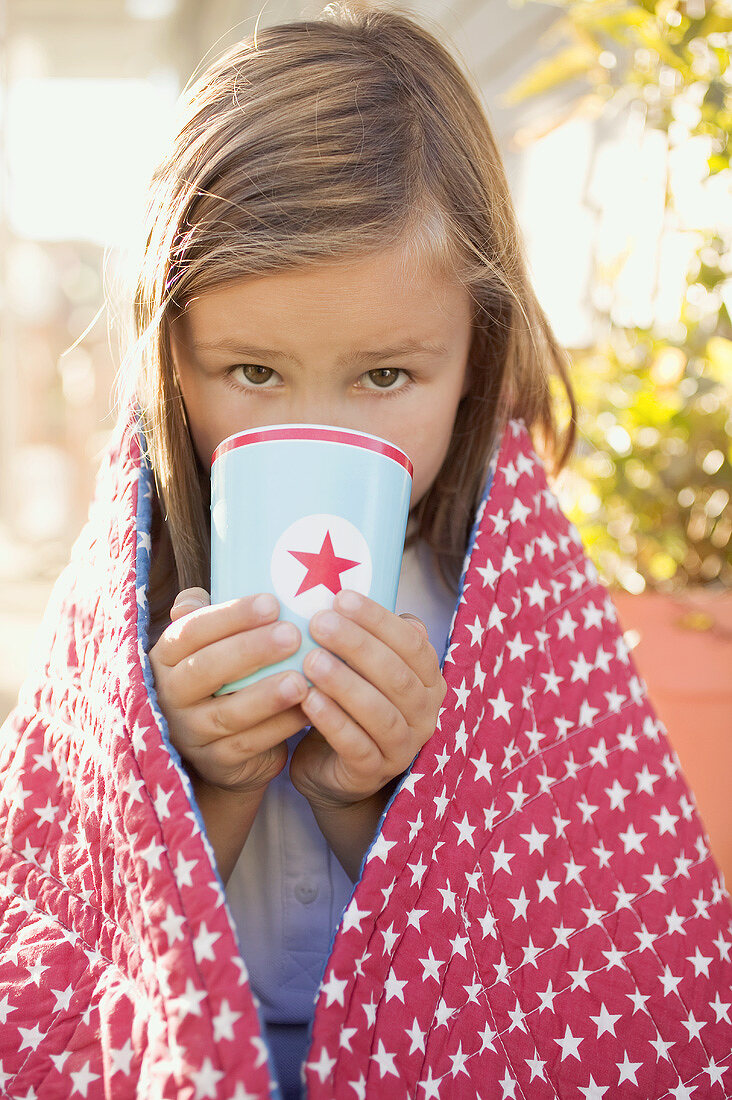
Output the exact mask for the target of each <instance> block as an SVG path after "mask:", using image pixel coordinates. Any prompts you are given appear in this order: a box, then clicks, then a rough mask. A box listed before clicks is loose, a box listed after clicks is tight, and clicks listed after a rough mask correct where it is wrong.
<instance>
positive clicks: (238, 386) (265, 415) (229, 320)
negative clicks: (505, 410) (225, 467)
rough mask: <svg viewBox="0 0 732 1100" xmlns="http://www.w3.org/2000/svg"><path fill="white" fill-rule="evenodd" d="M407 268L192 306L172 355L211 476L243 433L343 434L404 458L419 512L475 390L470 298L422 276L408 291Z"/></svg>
mask: <svg viewBox="0 0 732 1100" xmlns="http://www.w3.org/2000/svg"><path fill="white" fill-rule="evenodd" d="M398 258H399V253H398V252H397V251H396V250H393V251H391V252H384V253H380V254H379V255H378V256H374V257H369V258H367V259H363V260H358V261H353V262H348V263H346V262H345V261H340V262H338V263H333V264H331V265H324V266H322V267H316V268H310V269H302V270H298V271H288V272H284V273H275V274H267V275H264V276H261V277H256V278H242V279H237V280H235V281H233V282H230V283H226V284H221V285H220V286H218V287H215V288H214V289H212V290H208V291H206V292H204V293H202V294H201V295H199V296H198V297H194V298H193V299H191V300H190V302H188V303H187V305H186V308H185V309H184V311H183V312H182V313H181V314H180V315H179V316H178V317H177V318H176V319H175V321H174V322H173V324H172V326H171V350H172V354H173V361H174V364H175V368H176V371H177V374H178V379H179V382H180V388H181V392H182V394H183V399H184V401H185V406H186V412H187V415H188V423H189V425H190V429H191V434H192V437H193V443H194V446H195V448H196V451H197V452H198V456H199V458H200V460H201V462H202V463H203V466H204V469H206V470H208V469H209V467H210V465H211V456H212V454H213V452H214V450H215V448H216V447H217V446H218V444H219V443H220V442H221V441H222V440H223V439H225V438H226V437H227V436H229V435H233V434H234V433H235V432H238V431H242V430H243V429H245V428H259V427H263V426H264V425H267V424H333V425H336V426H337V427H340V428H354V429H357V430H359V431H364V432H369V433H370V434H372V435H378V436H381V437H382V438H384V439H388V440H389V441H390V442H392V443H395V444H396V445H397V447H400V448H401V449H402V450H403V451H405V452H406V453H407V454H408V455H409V457H410V459H411V460H412V464H413V466H414V480H413V485H412V496H411V502H410V508H414V507H415V505H417V504H418V503H419V501H420V500H421V498H422V497H423V496H424V494H425V493H426V492H427V490H428V489H429V488H430V486H431V485H432V482H433V481H434V479H435V477H436V476H437V473H438V471H439V469H440V467H441V465H442V462H443V460H444V458H445V455H446V453H447V448H448V445H449V443H450V436H451V434H452V428H453V423H454V420H455V414H456V412H457V407H458V403H459V401H460V399H461V397H463V396H464V395H465V394H466V393H467V390H468V382H469V380H468V377H467V359H468V351H469V348H470V339H471V314H472V299H471V297H470V295H469V294H468V292H467V291H466V290H465V289H464V288H463V287H462V286H460V285H459V284H457V283H454V282H448V281H446V280H445V279H444V278H442V277H438V276H429V275H427V274H423V273H422V272H421V271H420V270H419V268H417V269H416V270H414V271H413V272H412V273H410V274H411V278H410V281H409V282H406V281H405V280H404V279H401V278H400V277H399V272H398ZM417 344H420V345H429V346H424V347H420V348H417V347H416V345H417ZM407 345H410V346H409V347H408V346H407Z"/></svg>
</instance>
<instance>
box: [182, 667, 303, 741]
mask: <svg viewBox="0 0 732 1100" xmlns="http://www.w3.org/2000/svg"><path fill="white" fill-rule="evenodd" d="M288 683H291V684H294V686H295V688H296V691H295V693H291V692H289V691H288V690H287V685H288ZM307 692H308V684H307V681H306V680H305V677H304V676H301V675H300V674H299V673H297V672H283V673H277V674H275V675H273V676H267V677H266V678H265V679H264V680H258V681H257V683H256V684H250V685H249V687H246V688H241V689H240V690H239V691H234V692H231V693H230V694H228V695H219V696H215V697H212V698H211V699H205V700H204V701H203V702H201V703H200V704H198V705H197V706H195V707H192V708H191V711H190V726H191V729H192V730H194V732H195V733H196V745H197V746H198V747H199V748H205V747H206V746H208V745H212V744H213V743H214V742H219V741H221V742H224V741H225V742H226V743H227V746H228V751H231V752H232V753H238V754H239V757H238V758H239V759H240V758H241V753H242V752H243V751H245V750H246V752H247V753H248V754H249V755H254V754H256V753H259V752H264V751H265V749H270V748H272V747H273V746H274V745H278V744H279V743H280V742H281V741H282V740H283V739H284V737H289V736H290V735H291V734H293V733H295V732H297V730H299V729H302V727H303V726H306V725H307V724H308V718H307V717H306V715H305V713H304V712H303V710H302V708H301V706H300V703H301V702H302V701H303V700H304V698H305V696H306V695H307Z"/></svg>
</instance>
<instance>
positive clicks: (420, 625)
mask: <svg viewBox="0 0 732 1100" xmlns="http://www.w3.org/2000/svg"><path fill="white" fill-rule="evenodd" d="M399 618H400V619H406V620H407V622H409V623H413V624H414V625H415V626H416V628H417V630H420V629H421V630H422V631H423V633H424V636H425V638H428V637H429V631H428V630H427V627H426V626H425V625H424V623H423V622H422V620H421V619H418V618H417V616H416V615H410V614H409V612H408V611H405V612H404V614H403V615H400V616H399Z"/></svg>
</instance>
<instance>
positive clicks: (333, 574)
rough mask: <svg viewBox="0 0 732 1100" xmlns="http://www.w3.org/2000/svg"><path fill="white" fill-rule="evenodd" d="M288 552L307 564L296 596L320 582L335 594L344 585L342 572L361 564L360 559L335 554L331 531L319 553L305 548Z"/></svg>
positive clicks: (327, 534) (301, 562)
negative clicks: (353, 559)
mask: <svg viewBox="0 0 732 1100" xmlns="http://www.w3.org/2000/svg"><path fill="white" fill-rule="evenodd" d="M288 553H290V554H292V556H293V558H297V560H298V561H299V562H300V564H301V565H305V566H307V573H306V574H305V576H304V577H303V579H302V581H301V583H300V587H299V588H298V590H297V592H296V593H295V595H296V596H299V595H300V593H301V592H307V591H308V589H310V588H315V587H316V586H317V585H319V584H322V585H325V587H326V588H328V589H330V591H331V592H332V593H333V594H334V595H335V594H336V593H337V592H340V590H341V588H342V587H343V585H342V584H341V577H340V574H341V573H345V572H346V571H347V570H348V569H353V567H354V565H360V564H361V562H358V561H351V560H350V558H337V557H336V556H335V554H334V553H333V543H332V542H331V539H330V531H326V533H325V538H324V539H323V542H322V545H321V547H320V550H319V551H318V552H317V554H315V553H308V552H307V551H305V550H289V551H288Z"/></svg>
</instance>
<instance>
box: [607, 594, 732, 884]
mask: <svg viewBox="0 0 732 1100" xmlns="http://www.w3.org/2000/svg"><path fill="white" fill-rule="evenodd" d="M610 595H611V597H612V600H613V603H614V604H615V607H616V609H617V612H618V618H619V620H620V625H621V629H622V630H623V631H625V634H626V637H625V641H626V643H627V645H628V646H629V648H630V650H631V653H632V655H633V660H634V661H635V663H636V666H637V668H638V672H639V674H640V675H641V676H642V678H643V680H645V683H646V688H647V693H648V696H649V698H650V700H651V703H652V704H653V707H654V709H655V711H656V713H657V715H658V717H659V718H660V719H661V721H662V722H663V724H664V725H665V727H666V729H667V731H668V736H669V740H670V741H671V744H672V745H673V747H674V749H675V750H676V753H677V754H678V757H679V760H680V762H681V767H682V769H683V771H684V774H685V775H686V779H687V781H688V783H689V786H690V787H691V790H692V792H693V794H694V797H695V799H696V803H697V808H698V810H699V814H700V815H701V819H702V821H703V822H704V826H705V828H706V830H707V833H708V834H709V844H710V847H711V850H712V853H713V855H714V858H715V859H716V861H717V863H718V864H719V867H720V868H721V870H722V872H723V874H724V877H725V882H726V884H727V887H728V888H729V884H730V883H731V882H732V592H729V591H721V592H720V591H716V592H714V591H711V590H709V589H701V588H699V589H689V590H687V591H686V592H682V593H678V594H674V595H673V596H671V595H664V594H662V593H658V592H644V593H641V594H640V595H637V596H634V595H631V594H630V593H628V592H625V591H622V590H619V589H615V588H612V589H610Z"/></svg>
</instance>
